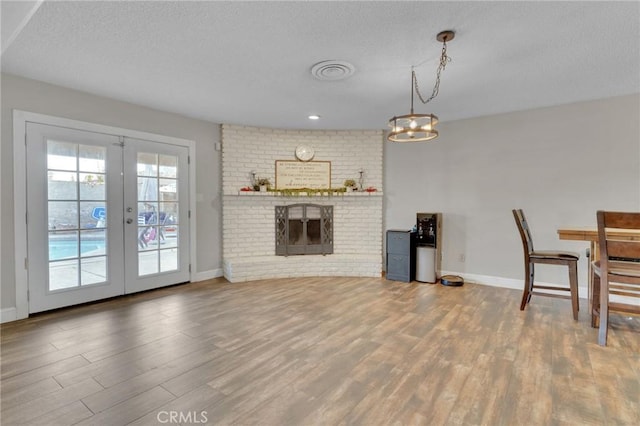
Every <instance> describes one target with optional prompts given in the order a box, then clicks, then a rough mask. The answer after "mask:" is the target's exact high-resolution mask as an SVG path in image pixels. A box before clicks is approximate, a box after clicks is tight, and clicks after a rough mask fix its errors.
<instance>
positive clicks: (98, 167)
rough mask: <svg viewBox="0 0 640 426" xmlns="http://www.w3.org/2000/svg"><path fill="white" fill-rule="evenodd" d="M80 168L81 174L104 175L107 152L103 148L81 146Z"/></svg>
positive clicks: (79, 148)
mask: <svg viewBox="0 0 640 426" xmlns="http://www.w3.org/2000/svg"><path fill="white" fill-rule="evenodd" d="M78 151H79V159H78V167H79V170H80V171H81V172H90V173H94V174H96V173H98V174H104V173H105V171H106V169H105V157H106V154H107V150H106V148H104V147H101V146H91V145H80V146H79V147H78Z"/></svg>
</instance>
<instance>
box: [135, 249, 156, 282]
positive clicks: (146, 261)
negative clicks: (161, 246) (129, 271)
mask: <svg viewBox="0 0 640 426" xmlns="http://www.w3.org/2000/svg"><path fill="white" fill-rule="evenodd" d="M157 273H158V250H149V251H144V252H138V275H141V276H142V275H151V274H157Z"/></svg>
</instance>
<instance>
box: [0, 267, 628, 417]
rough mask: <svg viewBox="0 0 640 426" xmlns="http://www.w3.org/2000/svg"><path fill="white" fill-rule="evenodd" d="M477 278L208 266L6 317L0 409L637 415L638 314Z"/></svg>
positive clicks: (12, 413) (5, 412) (132, 413)
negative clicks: (527, 296) (603, 335)
mask: <svg viewBox="0 0 640 426" xmlns="http://www.w3.org/2000/svg"><path fill="white" fill-rule="evenodd" d="M520 297H521V292H520V291H515V290H508V289H504V288H496V287H489V286H481V285H474V284H471V283H467V284H465V285H464V286H463V287H458V288H455V287H444V286H441V285H437V284H436V285H432V284H419V283H415V282H414V283H411V284H407V283H399V282H393V281H387V280H385V279H375V278H304V279H284V280H265V281H256V282H250V283H239V284H230V283H228V282H226V281H225V280H224V279H216V280H211V281H205V282H200V283H194V284H186V285H181V286H175V287H170V288H165V289H161V290H156V291H151V292H146V293H141V294H137V295H132V296H126V297H122V298H117V299H113V300H109V301H105V302H101V303H95V304H90V305H84V306H79V307H74V308H69V309H63V310H59V311H55V312H50V313H45V314H41V315H36V316H33V317H32V318H29V319H27V320H23V321H17V322H13V323H8V324H4V325H2V327H1V329H0V330H1V332H2V341H1V342H2V347H1V352H2V382H1V386H2V388H1V394H2V407H1V419H0V420H1V422H2V424H3V425H18V424H26V425H39V424H43V425H66V424H78V425H89V424H91V425H109V426H112V425H113V426H114V425H125V424H135V425H156V424H210V425H267V426H268V425H278V426H280V425H555V424H557V425H561V424H562V425H586V424H593V425H604V424H609V425H639V424H640V318H638V317H635V318H627V317H624V316H618V315H612V317H611V331H610V334H609V345H608V346H607V347H600V346H598V345H597V343H596V342H597V330H596V329H593V328H591V327H590V325H589V324H590V322H589V317H588V315H587V306H586V302H585V301H584V300H581V306H580V308H581V310H580V319H579V321H574V320H573V319H572V316H571V307H570V302H569V301H567V300H561V299H552V298H545V297H536V296H533V299H532V301H531V304H530V306H528V307H527V309H526V310H525V311H524V312H521V311H520V310H519V304H520Z"/></svg>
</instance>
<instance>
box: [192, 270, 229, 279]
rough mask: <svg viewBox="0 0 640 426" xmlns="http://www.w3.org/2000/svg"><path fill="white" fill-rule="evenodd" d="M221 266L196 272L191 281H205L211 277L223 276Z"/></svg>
mask: <svg viewBox="0 0 640 426" xmlns="http://www.w3.org/2000/svg"><path fill="white" fill-rule="evenodd" d="M223 275H224V274H223V273H222V268H217V269H210V270H208V271H202V272H196V273H195V275H194V278H193V282H198V281H206V280H210V279H213V278H218V277H221V276H223Z"/></svg>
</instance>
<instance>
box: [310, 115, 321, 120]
mask: <svg viewBox="0 0 640 426" xmlns="http://www.w3.org/2000/svg"><path fill="white" fill-rule="evenodd" d="M309 120H320V116H319V115H310V116H309Z"/></svg>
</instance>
